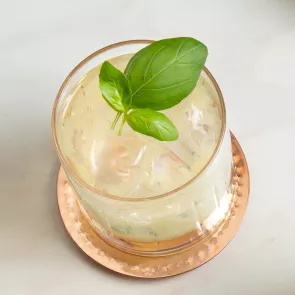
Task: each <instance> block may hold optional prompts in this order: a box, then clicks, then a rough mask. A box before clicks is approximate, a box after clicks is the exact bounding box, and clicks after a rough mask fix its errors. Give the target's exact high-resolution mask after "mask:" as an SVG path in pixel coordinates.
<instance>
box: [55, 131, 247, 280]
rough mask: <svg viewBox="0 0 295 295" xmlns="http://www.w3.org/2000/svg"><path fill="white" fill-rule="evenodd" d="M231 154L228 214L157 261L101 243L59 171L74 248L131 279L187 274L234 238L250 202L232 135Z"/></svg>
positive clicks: (243, 161) (243, 166) (62, 209)
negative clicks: (189, 244)
mask: <svg viewBox="0 0 295 295" xmlns="http://www.w3.org/2000/svg"><path fill="white" fill-rule="evenodd" d="M231 140H232V151H233V166H234V169H233V205H232V207H231V210H230V214H229V215H228V217H227V218H226V219H225V220H224V222H223V223H222V224H221V225H220V226H219V227H218V228H217V229H214V231H212V232H210V233H209V235H207V237H206V238H205V239H203V240H201V241H200V242H199V243H197V244H195V245H194V246H193V247H191V248H189V249H187V250H186V251H183V252H180V253H177V254H174V255H169V256H159V257H145V256H138V255H133V254H129V253H126V252H123V251H121V250H119V249H116V248H114V247H112V246H110V245H109V244H107V243H106V242H104V241H103V240H102V239H101V238H100V237H99V236H98V235H97V234H96V233H95V231H94V230H93V229H92V227H91V226H90V225H89V223H88V222H87V220H86V219H85V217H84V216H83V215H82V213H81V211H80V209H79V205H78V204H77V201H76V196H75V194H74V192H73V190H72V188H71V187H70V186H69V184H68V181H67V178H66V175H65V173H64V171H63V169H62V168H61V169H60V171H59V175H58V181H57V197H58V205H59V209H60V213H61V217H62V219H63V222H64V224H65V227H66V229H67V231H68V232H69V235H70V236H71V237H72V239H73V240H74V241H75V242H76V243H77V245H78V246H79V247H80V248H81V249H82V250H83V251H84V252H85V253H86V254H87V255H88V256H89V257H91V258H92V259H94V260H95V261H96V262H98V263H100V264H101V265H103V266H105V267H107V268H109V269H111V270H113V271H116V272H119V273H122V274H125V275H129V276H133V277H142V278H162V277H168V276H173V275H177V274H181V273H184V272H187V271H190V270H192V269H194V268H197V267H198V266H200V265H202V264H204V263H206V262H207V261H209V260H210V259H212V258H213V257H214V256H216V255H217V254H218V253H219V252H220V251H221V250H222V249H223V248H225V246H226V245H227V244H228V243H229V242H230V240H231V239H232V238H233V236H234V235H235V233H236V231H237V230H238V227H239V226H240V224H241V222H242V219H243V216H244V213H245V210H246V207H247V203H248V198H249V188H250V183H249V172H248V167H247V162H246V158H245V155H244V153H243V151H242V149H241V147H240V145H239V143H238V141H237V140H236V138H235V137H234V135H233V134H231Z"/></svg>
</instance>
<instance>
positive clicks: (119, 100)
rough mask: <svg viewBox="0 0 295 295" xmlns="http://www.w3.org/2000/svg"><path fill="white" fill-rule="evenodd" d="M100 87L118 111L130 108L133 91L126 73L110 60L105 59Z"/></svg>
mask: <svg viewBox="0 0 295 295" xmlns="http://www.w3.org/2000/svg"><path fill="white" fill-rule="evenodd" d="M99 87H100V90H101V93H102V96H103V98H104V99H105V100H106V102H107V103H108V104H109V105H110V106H111V107H112V108H113V109H114V110H116V111H117V112H121V113H123V112H126V111H128V110H129V108H130V105H131V99H132V92H131V88H130V84H129V81H128V80H127V78H126V77H125V75H124V74H123V73H122V72H121V71H119V70H118V69H117V68H115V67H114V66H113V65H112V64H110V63H109V62H108V61H105V62H104V63H103V64H102V66H101V69H100V73H99Z"/></svg>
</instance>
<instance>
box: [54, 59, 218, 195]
mask: <svg viewBox="0 0 295 295" xmlns="http://www.w3.org/2000/svg"><path fill="white" fill-rule="evenodd" d="M131 56H132V55H130V54H128V55H121V56H118V57H115V58H113V59H111V60H110V62H111V63H112V64H113V65H114V66H115V67H117V68H119V69H120V70H121V71H124V69H125V67H126V65H127V63H128V61H129V59H130V58H131ZM99 71H100V66H98V67H96V68H94V69H92V70H91V71H89V72H88V73H87V74H86V75H85V76H84V77H83V78H82V79H81V80H80V81H79V82H78V83H77V84H76V85H75V86H74V88H73V90H72V92H71V94H70V95H69V97H68V98H67V102H66V104H65V105H64V108H63V112H62V114H63V115H62V116H61V118H60V119H59V120H60V122H58V124H57V138H58V142H59V145H60V148H61V151H62V153H63V155H64V156H65V158H66V161H67V162H68V163H69V165H70V167H71V169H72V170H73V171H74V173H75V174H76V175H77V176H78V177H80V178H81V179H82V180H83V181H84V182H86V183H87V184H88V185H90V186H92V187H94V188H96V189H98V190H99V191H101V192H107V193H108V194H112V195H114V196H118V197H123V198H124V197H126V198H127V197H128V198H146V197H151V196H157V195H159V194H163V193H166V192H169V191H172V190H174V189H176V188H178V187H180V186H182V185H183V184H185V183H186V182H188V181H189V180H190V179H191V178H193V177H194V176H196V175H197V174H198V173H199V172H200V171H201V170H202V169H203V168H204V166H205V165H206V164H207V163H208V161H209V160H210V158H211V156H212V155H213V153H214V151H215V149H216V147H217V144H218V142H219V139H220V136H221V128H222V118H221V114H220V105H219V101H218V96H217V93H216V90H215V89H214V88H213V86H212V83H211V81H209V79H208V77H207V76H206V75H205V74H204V73H203V74H202V75H201V77H200V79H199V81H198V83H197V86H196V88H195V89H194V91H193V92H192V93H191V94H190V95H189V96H188V97H187V98H185V99H184V100H183V101H182V102H181V103H180V104H178V105H176V106H174V107H173V108H171V109H168V110H165V111H163V112H164V113H165V114H166V115H167V116H168V118H169V119H170V120H171V121H172V122H173V123H174V125H175V126H176V127H177V129H178V131H179V139H178V140H177V141H174V142H161V141H158V140H156V139H154V138H151V137H147V136H144V135H142V134H139V133H136V132H135V131H133V130H131V128H130V127H129V126H128V124H125V125H124V128H123V135H122V136H118V135H117V134H116V132H115V131H113V130H111V128H110V126H111V124H112V121H113V120H114V118H115V116H116V112H115V111H114V110H113V109H112V108H111V107H110V106H109V105H108V104H107V103H106V102H105V100H104V99H103V98H102V95H101V92H100V89H99V82H98V74H99ZM119 124H120V122H119ZM119 124H118V127H119Z"/></svg>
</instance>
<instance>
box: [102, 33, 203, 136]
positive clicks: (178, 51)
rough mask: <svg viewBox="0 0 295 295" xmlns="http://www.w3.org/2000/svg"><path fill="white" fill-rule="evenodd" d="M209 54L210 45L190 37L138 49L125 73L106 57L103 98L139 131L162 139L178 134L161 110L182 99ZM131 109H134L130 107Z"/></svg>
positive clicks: (193, 83)
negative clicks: (207, 45)
mask: <svg viewBox="0 0 295 295" xmlns="http://www.w3.org/2000/svg"><path fill="white" fill-rule="evenodd" d="M207 55H208V51H207V47H206V46H205V45H204V44H203V43H201V42H200V41H198V40H196V39H193V38H189V37H180V38H171V39H164V40H160V41H157V42H154V43H152V44H150V45H148V46H147V47H145V48H143V49H141V50H140V51H138V52H137V53H136V54H135V55H134V56H133V57H132V58H131V60H130V61H129V63H128V65H127V67H126V69H125V71H124V73H122V72H121V71H120V70H118V69H116V68H115V67H114V66H112V65H111V64H110V63H109V62H107V61H105V62H104V63H103V65H102V67H101V70H100V74H99V85H100V90H101V92H102V96H103V98H104V99H105V100H106V102H107V103H108V104H109V105H110V106H111V107H112V108H113V109H114V110H115V111H117V112H118V114H117V116H116V118H115V120H114V123H113V124H112V128H113V129H114V128H115V125H116V123H117V122H118V120H119V118H120V116H121V115H122V114H123V115H124V116H123V119H122V123H121V127H120V130H119V133H121V132H122V127H123V124H124V123H125V121H126V122H127V123H128V124H129V125H130V127H131V128H132V129H133V130H134V131H136V132H139V133H142V134H145V135H148V136H152V137H154V138H156V139H158V140H162V141H173V140H176V139H177V138H178V131H177V129H176V127H175V126H174V125H173V123H172V122H171V121H170V120H169V119H168V118H167V117H166V116H165V115H164V114H162V113H160V112H157V111H159V110H165V109H168V108H171V107H173V106H175V105H177V104H178V103H180V102H181V101H182V100H183V99H184V98H185V97H187V96H188V95H189V94H190V93H191V92H192V91H193V89H194V88H195V86H196V84H197V81H198V79H199V77H200V74H201V71H202V69H203V67H204V64H205V61H206V58H207ZM131 110H132V111H131Z"/></svg>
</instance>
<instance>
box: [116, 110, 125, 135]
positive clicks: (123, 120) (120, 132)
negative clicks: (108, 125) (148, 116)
mask: <svg viewBox="0 0 295 295" xmlns="http://www.w3.org/2000/svg"><path fill="white" fill-rule="evenodd" d="M125 122H126V115H125V114H124V117H123V119H122V122H121V125H120V128H119V131H118V135H119V136H121V135H122V131H123V127H124V124H125Z"/></svg>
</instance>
